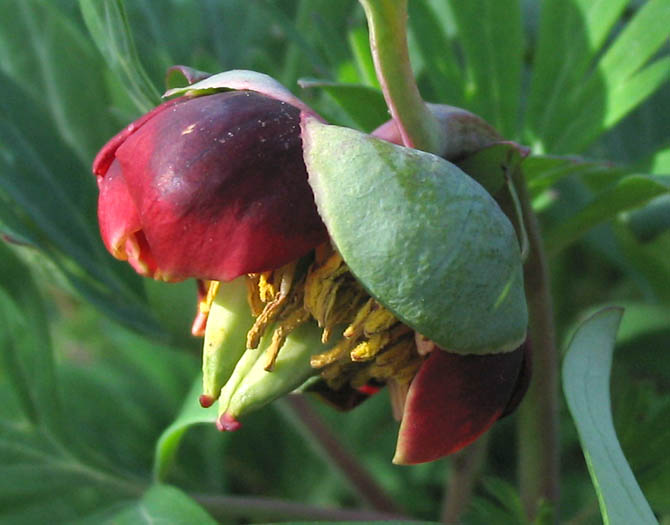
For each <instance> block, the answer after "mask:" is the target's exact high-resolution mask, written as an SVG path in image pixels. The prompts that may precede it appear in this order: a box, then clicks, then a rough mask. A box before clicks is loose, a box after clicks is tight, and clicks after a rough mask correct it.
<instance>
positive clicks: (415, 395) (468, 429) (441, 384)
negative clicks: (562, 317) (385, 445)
mask: <svg viewBox="0 0 670 525" xmlns="http://www.w3.org/2000/svg"><path fill="white" fill-rule="evenodd" d="M522 360H523V350H522V349H520V348H519V349H517V350H515V351H513V352H507V353H502V354H491V355H481V356H480V355H459V354H453V353H449V352H445V351H442V350H435V351H433V352H431V354H430V355H429V356H428V358H427V359H426V361H425V362H424V363H423V365H422V366H421V368H420V369H419V372H418V373H417V375H416V377H415V378H414V380H413V381H412V384H411V385H410V388H409V393H408V395H407V401H406V403H405V410H404V413H403V418H402V422H401V424H400V432H399V434H398V444H397V448H396V454H395V457H394V458H393V462H394V463H397V464H404V465H410V464H415V463H424V462H426V461H433V460H435V459H438V458H441V457H442V456H446V455H447V454H451V453H453V452H456V451H458V450H460V449H461V448H463V447H465V446H466V445H469V444H470V443H471V442H472V441H474V440H475V439H476V438H477V437H479V436H480V435H481V434H482V433H484V432H485V431H486V430H488V428H489V427H490V426H491V425H493V423H494V422H495V421H496V420H497V419H498V417H499V416H500V415H501V414H502V412H503V410H504V409H505V407H506V405H507V403H508V401H509V399H510V396H511V395H512V390H513V389H514V386H515V384H516V381H517V377H518V375H519V370H520V368H521V366H522Z"/></svg>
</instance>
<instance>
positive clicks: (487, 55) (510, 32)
mask: <svg viewBox="0 0 670 525" xmlns="http://www.w3.org/2000/svg"><path fill="white" fill-rule="evenodd" d="M451 4H452V7H453V13H454V17H455V20H456V24H457V30H458V43H459V44H460V45H461V46H462V47H463V54H464V58H465V78H467V79H468V83H467V84H466V87H465V97H466V109H468V110H470V111H472V112H473V113H476V114H478V115H480V116H481V117H483V118H484V119H485V120H487V121H488V122H490V123H491V124H492V125H493V126H494V127H495V128H496V129H498V130H499V131H500V132H501V134H502V135H503V136H504V137H515V136H516V135H517V127H518V126H517V123H518V118H519V103H520V100H521V97H520V93H521V60H522V55H523V33H522V28H521V7H520V2H519V0H505V1H501V0H477V1H471V2H454V1H453V0H452V2H451ZM435 53H436V56H441V51H435Z"/></svg>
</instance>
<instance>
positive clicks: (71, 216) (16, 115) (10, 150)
mask: <svg viewBox="0 0 670 525" xmlns="http://www.w3.org/2000/svg"><path fill="white" fill-rule="evenodd" d="M0 81H1V82H2V84H3V88H4V91H3V97H2V98H0V119H2V122H3V125H2V126H1V127H0V202H2V203H3V205H2V206H0V231H2V232H3V233H6V234H8V235H9V236H10V237H16V238H17V239H18V240H21V241H23V242H27V243H29V244H30V245H31V247H25V248H24V249H23V253H24V255H25V256H27V257H31V258H33V259H34V261H33V262H35V265H36V266H38V265H40V264H44V262H43V261H40V260H39V257H38V253H37V251H36V250H35V248H37V249H39V250H40V252H41V254H40V255H46V256H47V258H48V260H49V262H50V263H52V266H51V267H50V268H49V271H50V272H53V270H54V269H58V270H60V271H61V272H63V274H64V275H65V276H66V277H67V279H68V280H69V281H70V283H71V284H72V285H73V286H74V287H75V289H77V290H78V291H79V292H80V293H81V294H82V295H83V296H85V297H87V298H88V299H89V300H91V301H92V302H94V304H96V305H97V306H98V307H99V308H101V309H102V310H104V311H106V312H107V313H109V314H111V315H113V316H114V317H116V318H117V319H119V320H121V321H123V322H125V323H126V324H129V325H131V326H133V327H134V328H135V329H138V330H143V331H145V332H147V333H151V334H153V335H158V334H159V333H160V329H159V327H158V325H157V323H156V321H155V320H154V319H153V318H152V315H151V313H150V312H148V311H147V309H146V303H145V302H144V300H143V298H142V297H141V294H140V293H138V289H139V288H140V287H139V283H140V280H139V277H138V276H137V275H135V274H134V272H132V270H130V269H129V268H126V267H125V265H121V264H120V263H118V262H116V261H114V259H113V258H112V257H111V256H110V255H109V254H108V253H107V251H106V250H105V249H104V246H103V245H102V242H101V240H100V238H99V234H98V232H97V226H96V220H95V210H94V207H95V202H96V196H95V194H96V189H95V181H94V178H93V177H92V176H89V175H88V174H87V172H88V169H87V168H85V167H83V165H82V164H81V163H80V162H79V161H78V160H77V158H76V156H75V155H74V153H73V152H72V151H71V150H70V149H69V148H68V146H67V145H66V144H65V143H64V142H63V141H62V139H61V138H60V136H59V133H58V131H57V129H55V127H54V126H52V125H51V122H50V121H49V119H47V118H44V113H43V108H42V107H41V105H40V104H39V103H38V102H35V101H34V100H31V99H30V97H29V96H28V95H27V94H26V93H25V92H24V91H23V90H21V88H20V86H18V85H17V84H16V83H15V82H14V81H13V80H12V79H10V78H8V77H6V76H5V75H4V74H3V73H2V72H0ZM77 173H79V176H77Z"/></svg>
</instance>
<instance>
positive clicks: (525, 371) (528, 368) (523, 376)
mask: <svg viewBox="0 0 670 525" xmlns="http://www.w3.org/2000/svg"><path fill="white" fill-rule="evenodd" d="M521 350H522V351H523V363H522V364H521V370H520V371H519V377H517V378H516V383H515V384H514V390H513V391H512V395H511V396H510V399H509V401H508V402H507V405H506V406H505V410H503V413H502V414H500V418H499V419H502V418H503V417H506V416H509V415H510V414H511V413H512V412H514V411H515V410H516V409H517V407H518V406H519V404H520V403H521V401H522V400H523V396H525V395H526V392H527V391H528V386H529V385H530V379H531V377H532V372H533V359H532V354H531V345H530V340H529V339H526V342H525V343H524V344H523V345H522V346H521Z"/></svg>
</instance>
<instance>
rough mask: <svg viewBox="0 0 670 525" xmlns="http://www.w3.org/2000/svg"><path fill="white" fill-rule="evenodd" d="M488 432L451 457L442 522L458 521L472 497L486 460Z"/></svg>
mask: <svg viewBox="0 0 670 525" xmlns="http://www.w3.org/2000/svg"><path fill="white" fill-rule="evenodd" d="M489 436H490V433H488V432H487V433H486V434H484V435H483V436H482V437H480V438H479V439H478V440H477V441H475V442H474V443H472V444H471V445H469V446H468V447H467V448H466V449H464V450H461V451H460V452H458V453H456V454H454V455H453V456H452V457H451V475H450V476H449V481H448V482H447V487H446V491H445V496H446V497H445V500H444V505H443V507H442V516H441V519H442V523H459V522H460V517H461V515H462V514H463V512H464V511H465V509H466V508H467V506H468V503H470V499H471V498H472V491H473V489H474V488H475V485H476V483H477V478H478V476H479V474H480V473H481V470H482V467H483V466H484V462H485V460H486V452H487V450H488V442H489Z"/></svg>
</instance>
